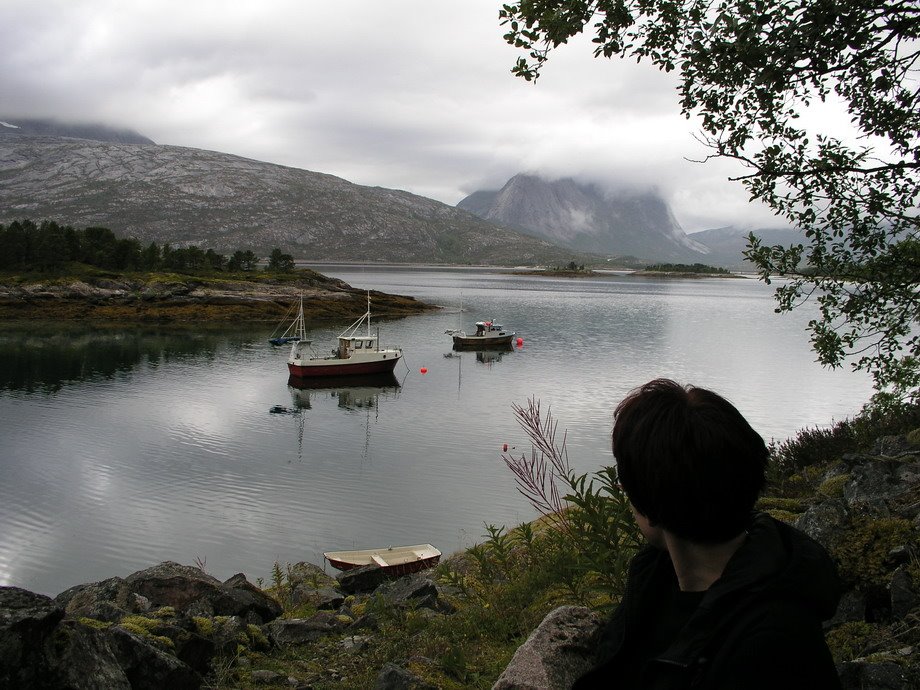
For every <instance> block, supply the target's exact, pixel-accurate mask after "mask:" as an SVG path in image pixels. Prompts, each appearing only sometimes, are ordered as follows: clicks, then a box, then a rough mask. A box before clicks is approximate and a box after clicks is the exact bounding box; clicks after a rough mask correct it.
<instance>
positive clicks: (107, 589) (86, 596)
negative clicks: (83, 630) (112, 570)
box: [54, 577, 124, 620]
mask: <svg viewBox="0 0 920 690" xmlns="http://www.w3.org/2000/svg"><path fill="white" fill-rule="evenodd" d="M122 584H124V579H122V578H120V577H110V578H109V579H107V580H102V581H100V582H89V583H86V584H82V585H76V586H74V587H71V588H70V589H67V590H64V591H63V592H61V593H60V594H58V595H57V596H56V597H55V598H54V601H55V603H57V605H58V606H60V607H61V608H63V609H64V610H65V611H66V612H67V613H68V614H69V615H71V616H73V617H76V616H86V617H87V618H97V616H95V615H92V612H93V610H94V609H95V607H97V606H98V604H99V602H108V603H111V604H115V600H116V599H117V598H118V592H119V590H120V589H121V586H122ZM119 608H120V607H119ZM120 610H122V611H123V610H124V609H121V608H120ZM99 620H109V619H108V618H99Z"/></svg>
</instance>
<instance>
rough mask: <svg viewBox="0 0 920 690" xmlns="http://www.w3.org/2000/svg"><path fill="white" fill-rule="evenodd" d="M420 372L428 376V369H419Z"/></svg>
mask: <svg viewBox="0 0 920 690" xmlns="http://www.w3.org/2000/svg"><path fill="white" fill-rule="evenodd" d="M419 371H420V372H421V373H423V374H427V373H428V369H426V368H425V367H422V368H421V369H419Z"/></svg>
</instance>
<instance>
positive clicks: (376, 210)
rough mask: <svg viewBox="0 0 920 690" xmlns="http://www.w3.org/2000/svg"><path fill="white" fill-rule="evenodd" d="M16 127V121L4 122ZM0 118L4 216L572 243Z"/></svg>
mask: <svg viewBox="0 0 920 690" xmlns="http://www.w3.org/2000/svg"><path fill="white" fill-rule="evenodd" d="M11 132H14V133H11ZM15 132H16V130H11V128H9V127H8V126H2V127H0V223H6V222H10V221H13V220H17V219H23V218H31V219H36V220H40V219H51V220H56V221H58V222H61V223H65V224H68V225H73V226H76V227H85V226H90V225H101V226H105V227H108V228H110V229H112V230H113V231H115V232H116V234H118V235H119V236H130V237H136V238H138V239H139V240H141V241H142V242H150V241H156V242H158V243H164V242H170V243H173V244H174V245H188V244H196V245H198V246H200V247H202V248H213V249H215V250H218V251H225V252H226V251H228V250H232V249H252V250H253V251H255V252H257V253H259V254H262V255H265V254H267V253H268V252H269V251H270V250H271V248H272V247H282V248H284V250H285V251H286V252H288V253H290V254H292V255H293V256H294V257H295V258H299V259H309V260H333V261H389V262H443V263H482V264H505V265H514V264H542V263H560V262H565V263H567V262H569V261H570V260H572V259H578V260H579V261H580V262H583V261H584V258H583V257H578V255H577V254H575V253H574V252H573V251H572V250H569V249H562V248H559V247H557V246H554V245H552V244H551V243H550V242H548V241H545V240H540V239H535V238H533V237H529V236H526V235H522V234H520V233H518V232H516V231H513V230H509V229H505V228H500V227H496V226H495V225H494V224H492V223H489V222H486V221H484V220H482V219H480V218H477V217H476V216H474V215H473V214H471V213H468V212H466V211H462V210H459V209H456V208H453V207H451V206H448V205H446V204H442V203H440V202H437V201H434V200H432V199H427V198H425V197H421V196H417V195H415V194H410V193H408V192H404V191H399V190H393V189H384V188H380V187H363V186H360V185H356V184H352V183H350V182H348V181H346V180H343V179H341V178H338V177H335V176H333V175H326V174H322V173H317V172H310V171H307V170H300V169H296V168H290V167H285V166H281V165H274V164H271V163H263V162H260V161H255V160H249V159H246V158H241V157H239V156H232V155H228V154H223V153H217V152H213V151H204V150H200V149H191V148H183V147H178V146H162V145H156V144H126V143H114V142H100V141H93V140H89V139H78V138H68V137H58V136H44V135H32V134H23V133H21V132H20V133H15Z"/></svg>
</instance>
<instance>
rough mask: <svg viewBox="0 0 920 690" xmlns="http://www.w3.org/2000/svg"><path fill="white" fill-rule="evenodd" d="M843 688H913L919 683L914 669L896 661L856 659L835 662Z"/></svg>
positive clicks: (851, 689) (911, 689) (855, 689)
mask: <svg viewBox="0 0 920 690" xmlns="http://www.w3.org/2000/svg"><path fill="white" fill-rule="evenodd" d="M837 673H838V674H839V675H840V684H841V685H842V687H843V690H915V688H917V687H918V685H920V677H918V675H917V672H916V669H915V668H912V667H911V666H909V665H904V664H900V663H898V662H896V661H877V662H872V661H867V660H864V659H857V660H856V661H847V662H844V663H842V664H837Z"/></svg>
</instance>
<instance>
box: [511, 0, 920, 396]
mask: <svg viewBox="0 0 920 690" xmlns="http://www.w3.org/2000/svg"><path fill="white" fill-rule="evenodd" d="M499 17H500V21H501V23H502V25H503V26H504V27H505V28H506V33H505V36H504V38H505V40H506V41H507V42H508V43H510V44H512V45H514V46H516V47H518V48H519V49H521V50H522V51H524V53H525V55H524V56H521V57H519V58H518V60H517V62H516V64H515V65H514V67H513V69H512V72H513V73H514V74H516V75H517V76H519V77H522V78H523V79H526V80H528V81H534V80H537V79H538V77H539V76H540V73H541V70H542V69H543V68H544V66H545V65H546V63H547V61H548V60H549V58H550V55H551V53H552V51H553V50H555V49H557V48H559V47H560V46H562V45H563V44H565V43H567V42H568V41H569V39H571V38H573V37H574V36H576V35H578V34H581V33H583V32H587V33H590V34H593V37H592V41H593V42H594V45H595V48H594V55H595V57H607V58H613V57H620V58H627V57H628V58H636V59H637V60H640V61H641V60H645V61H650V62H651V63H652V64H653V65H655V66H656V67H658V68H659V69H662V70H664V71H667V72H671V71H676V72H677V73H678V75H679V87H678V96H679V106H680V109H681V111H682V112H683V113H684V114H685V115H686V116H687V117H688V118H689V117H694V118H697V120H698V122H699V123H700V127H701V130H702V132H701V134H700V136H699V139H700V140H701V141H702V142H703V143H704V145H705V146H706V147H707V148H708V149H709V151H710V155H709V156H708V157H707V158H712V157H716V158H729V159H733V160H736V161H739V162H740V163H741V164H742V165H743V166H745V167H746V168H747V169H748V172H747V173H746V174H744V175H740V176H739V177H737V178H735V179H736V180H737V181H739V182H740V184H742V185H744V186H745V188H746V189H747V190H748V192H749V194H750V198H751V200H756V201H761V202H764V203H766V204H767V205H768V206H769V207H770V208H772V209H773V210H774V211H775V212H776V214H777V215H778V216H779V217H781V218H783V219H784V220H785V221H786V222H788V223H789V224H790V225H792V226H793V227H796V228H799V229H801V230H802V232H803V242H802V243H801V244H799V245H795V246H791V247H781V246H773V247H771V246H764V245H763V244H762V243H761V242H760V241H759V240H758V239H757V238H756V237H754V236H751V237H750V238H749V247H748V249H747V251H746V252H745V255H746V257H747V258H748V259H749V260H750V261H751V262H753V263H754V265H755V266H756V267H757V270H758V272H759V274H760V276H761V278H762V279H763V280H764V281H765V282H767V283H768V284H769V283H770V282H771V280H773V279H774V278H776V277H777V276H781V277H785V278H786V279H787V280H785V281H783V283H782V284H781V285H780V286H779V288H778V289H777V292H776V298H777V311H780V312H785V311H789V310H791V309H793V308H795V307H796V306H797V305H799V304H801V303H802V302H803V301H805V300H808V299H809V298H810V297H819V298H820V299H819V309H818V311H819V315H818V316H817V317H816V318H815V319H813V320H812V321H811V322H810V323H809V330H810V332H811V341H812V345H813V347H814V349H815V351H816V352H817V354H818V359H819V361H821V362H822V363H823V364H825V365H826V366H830V367H838V366H841V365H842V364H843V363H844V362H845V361H850V362H851V364H852V366H853V367H854V368H855V369H861V370H865V371H868V372H869V373H870V374H871V375H872V377H873V381H874V384H875V387H876V391H877V399H879V400H881V399H885V398H886V397H887V399H889V400H910V399H917V398H918V397H920V343H918V340H917V338H915V337H913V335H912V334H913V332H914V330H915V329H916V326H917V324H918V321H920V311H918V304H917V297H916V294H915V293H916V292H917V287H918V283H920V271H918V270H917V269H918V263H920V262H917V261H916V260H915V257H916V255H917V242H918V240H920V238H918V233H920V217H918V206H920V79H918V77H920V74H918V64H920V40H918V39H920V5H917V4H916V3H915V2H908V1H901V0H859V1H858V2H857V1H855V0H839V1H838V0H835V1H833V2H832V1H831V0H740V1H739V0H735V1H729V0H723V1H722V2H715V3H713V2H709V1H701V0H595V1H592V2H587V1H585V0H520V1H519V2H514V3H510V4H506V5H504V6H503V8H502V10H501V11H500V15H499ZM821 104H830V105H832V106H834V107H837V106H839V107H840V108H842V109H843V110H845V112H846V114H847V115H848V117H849V120H850V122H851V124H852V127H853V130H854V137H853V139H852V141H844V140H843V139H842V138H839V137H835V136H832V135H831V134H830V133H828V132H822V131H814V129H815V128H814V127H812V128H809V127H808V126H806V124H804V123H805V121H806V120H805V118H803V115H804V114H805V113H806V112H807V111H808V110H809V109H810V108H813V107H814V106H816V105H821ZM819 129H820V128H819ZM892 315H897V319H898V322H897V323H895V322H894V321H893V319H892ZM867 346H868V349H867Z"/></svg>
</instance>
